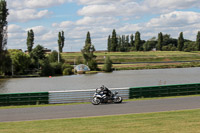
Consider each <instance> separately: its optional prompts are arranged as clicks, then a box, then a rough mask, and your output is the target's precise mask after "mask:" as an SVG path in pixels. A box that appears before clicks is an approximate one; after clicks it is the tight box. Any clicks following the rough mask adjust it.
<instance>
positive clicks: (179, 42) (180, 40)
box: [178, 32, 184, 51]
mask: <svg viewBox="0 0 200 133" xmlns="http://www.w3.org/2000/svg"><path fill="white" fill-rule="evenodd" d="M183 46H184V38H183V32H181V33H180V35H179V38H178V50H179V51H183Z"/></svg>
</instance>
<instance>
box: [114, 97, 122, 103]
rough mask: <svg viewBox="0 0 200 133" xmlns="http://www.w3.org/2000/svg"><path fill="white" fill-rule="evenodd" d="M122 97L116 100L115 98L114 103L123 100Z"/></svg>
mask: <svg viewBox="0 0 200 133" xmlns="http://www.w3.org/2000/svg"><path fill="white" fill-rule="evenodd" d="M122 100H123V99H122V97H117V98H116V99H115V100H114V103H121V102H122Z"/></svg>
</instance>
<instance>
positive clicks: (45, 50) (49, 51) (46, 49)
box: [43, 48, 51, 53]
mask: <svg viewBox="0 0 200 133" xmlns="http://www.w3.org/2000/svg"><path fill="white" fill-rule="evenodd" d="M43 51H44V52H45V53H51V49H48V48H44V49H43Z"/></svg>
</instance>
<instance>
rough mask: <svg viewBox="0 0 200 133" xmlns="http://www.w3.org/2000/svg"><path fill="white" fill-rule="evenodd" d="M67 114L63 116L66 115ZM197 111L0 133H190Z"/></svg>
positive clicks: (33, 125)
mask: <svg viewBox="0 0 200 133" xmlns="http://www.w3.org/2000/svg"><path fill="white" fill-rule="evenodd" d="M66 113H67V112H66ZM199 116H200V110H199V109H198V110H187V111H173V112H161V113H147V114H130V115H119V116H104V117H90V118H74V119H60V120H43V121H28V122H7V123H0V133H19V132H20V133H27V132H28V133H35V132H42V133H47V132H48V133H58V132H60V133H61V132H62V133H105V132H112V133H113V132H116V133H121V132H125V133H133V132H134V133H146V132H148V133H169V132H173V133H189V132H190V133H194V132H199V125H200V119H199Z"/></svg>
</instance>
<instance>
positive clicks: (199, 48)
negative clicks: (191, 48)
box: [196, 31, 200, 51]
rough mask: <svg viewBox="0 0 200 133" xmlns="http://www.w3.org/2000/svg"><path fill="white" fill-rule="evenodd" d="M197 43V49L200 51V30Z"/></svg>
mask: <svg viewBox="0 0 200 133" xmlns="http://www.w3.org/2000/svg"><path fill="white" fill-rule="evenodd" d="M196 45H197V50H198V51H200V31H198V33H197V38H196Z"/></svg>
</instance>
